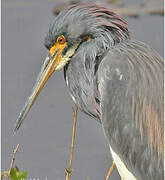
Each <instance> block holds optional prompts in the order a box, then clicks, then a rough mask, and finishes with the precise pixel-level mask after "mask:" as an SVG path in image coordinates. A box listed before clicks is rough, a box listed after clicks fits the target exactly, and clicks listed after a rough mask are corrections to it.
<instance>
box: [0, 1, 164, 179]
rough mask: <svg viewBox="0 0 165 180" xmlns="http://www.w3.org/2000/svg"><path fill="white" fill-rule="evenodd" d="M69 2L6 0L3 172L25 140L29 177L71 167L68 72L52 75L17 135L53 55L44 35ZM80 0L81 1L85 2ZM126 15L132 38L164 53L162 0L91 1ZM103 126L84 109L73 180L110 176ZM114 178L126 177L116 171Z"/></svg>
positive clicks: (23, 162) (21, 157) (21, 153)
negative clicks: (28, 102) (40, 74)
mask: <svg viewBox="0 0 165 180" xmlns="http://www.w3.org/2000/svg"><path fill="white" fill-rule="evenodd" d="M75 2H76V0H74V1H69V0H68V1H67V0H65V1H64V0H63V1H60V0H28V1H27V0H2V116H1V118H2V141H1V142H2V151H1V152H2V159H1V162H2V171H4V170H8V169H9V165H10V162H11V158H12V151H13V149H14V147H15V146H16V145H17V144H18V143H19V144H20V148H19V150H18V152H17V154H16V160H15V164H16V165H17V166H18V167H19V169H20V170H21V171H27V172H28V178H27V179H30V178H31V179H33V180H46V179H47V180H53V179H55V180H63V179H65V173H64V169H65V168H67V167H68V165H69V154H70V147H71V136H72V124H73V111H72V106H73V103H72V100H71V98H70V96H69V94H68V92H67V90H66V86H65V83H64V78H63V71H60V72H56V73H55V74H53V75H52V76H51V78H50V79H49V81H48V83H47V84H46V86H45V87H44V89H43V91H42V92H41V94H40V95H39V97H38V98H37V101H36V102H35V104H34V105H33V108H32V109H31V111H30V113H29V114H28V116H27V118H26V120H25V122H24V123H23V125H22V127H21V128H20V130H19V131H18V133H17V134H16V135H15V136H13V134H12V130H13V127H14V125H15V121H16V119H17V117H18V114H19V111H20V109H21V107H22V106H23V104H24V102H25V100H26V97H27V96H28V95H29V94H30V92H31V89H32V86H33V85H34V82H35V80H36V77H37V74H38V72H39V71H40V68H41V65H42V63H43V61H44V59H45V57H46V55H47V53H48V52H47V50H46V48H45V47H44V37H45V35H46V33H47V31H48V27H49V24H50V23H51V22H52V20H53V18H54V16H55V15H56V14H58V13H59V11H60V10H62V9H63V8H64V7H65V6H67V5H69V4H72V3H75ZM79 2H80V0H79ZM90 2H95V3H97V4H98V5H102V6H105V7H107V8H110V9H112V10H114V11H115V12H117V13H118V14H120V15H121V16H122V17H124V18H125V19H126V20H127V21H128V24H129V29H130V32H131V37H132V38H135V39H138V40H140V41H143V42H145V43H147V44H149V45H150V46H151V47H153V48H154V49H156V50H157V51H158V53H160V55H161V56H163V51H164V46H163V39H164V38H163V32H164V30H163V1H162V0H155V1H151V0H146V1H145V0H102V1H94V0H93V1H90ZM111 163H112V161H111V156H110V153H109V147H108V145H107V142H106V139H105V137H104V134H103V131H102V127H101V125H100V124H99V123H98V122H97V121H95V120H94V119H92V118H90V117H88V116H87V115H85V114H83V113H82V112H80V111H78V118H77V130H76V145H75V152H74V156H73V166H72V167H73V170H72V176H71V180H101V179H105V177H106V174H107V171H108V170H109V167H110V165H111ZM111 179H112V180H119V179H120V177H119V175H118V173H117V170H116V169H115V170H114V171H113V173H112V175H111Z"/></svg>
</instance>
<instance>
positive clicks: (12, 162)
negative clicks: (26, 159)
mask: <svg viewBox="0 0 165 180" xmlns="http://www.w3.org/2000/svg"><path fill="white" fill-rule="evenodd" d="M18 148H19V144H17V146H16V148H15V149H14V151H13V157H12V160H11V164H10V168H9V171H8V175H7V180H9V177H10V173H11V169H12V167H13V164H14V161H15V154H16V152H17V151H18Z"/></svg>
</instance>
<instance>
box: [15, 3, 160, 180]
mask: <svg viewBox="0 0 165 180" xmlns="http://www.w3.org/2000/svg"><path fill="white" fill-rule="evenodd" d="M61 35H63V36H64V37H65V38H66V42H67V43H66V46H65V48H64V49H62V51H61V54H60V55H59V51H58V50H59V49H60V47H61V46H58V48H57V50H54V49H53V50H54V51H53V50H52V47H53V48H55V47H54V45H56V44H58V41H57V39H58V37H61ZM63 36H62V37H63ZM75 44H76V46H74V45H75ZM77 44H78V45H77ZM45 46H46V47H47V48H48V49H49V50H50V52H51V53H52V51H53V54H54V55H53V57H50V58H49V57H48V61H49V62H48V65H47V64H46V65H44V66H43V70H41V73H40V75H41V77H40V76H39V79H38V81H37V85H36V87H35V89H34V92H32V95H31V96H30V102H29V100H28V103H27V106H26V107H25V108H24V109H23V110H22V112H21V113H20V117H21V118H18V121H17V125H16V130H17V129H18V128H19V126H20V124H21V123H22V122H23V120H24V117H25V116H26V114H27V112H28V111H29V110H30V107H31V106H32V104H33V102H34V100H35V98H36V96H37V95H38V93H39V92H40V89H41V88H42V87H43V85H44V83H45V81H46V80H45V79H46V78H47V76H50V75H51V73H52V72H53V71H51V66H50V64H51V63H53V62H54V59H55V60H56V59H57V60H58V61H63V59H62V58H63V57H65V58H64V62H65V66H64V78H65V81H66V85H67V88H68V90H69V93H70V95H71V97H72V99H73V101H74V102H75V103H76V104H77V105H78V107H79V109H81V110H82V111H83V112H85V113H87V114H88V115H90V116H93V117H95V118H96V119H98V120H99V122H100V123H101V124H102V127H103V131H104V133H105V136H106V138H107V141H108V143H109V145H110V149H111V153H112V156H113V158H114V157H115V156H116V155H117V158H118V160H119V162H117V161H116V162H115V163H119V164H116V165H117V168H118V170H119V173H120V175H121V178H122V179H124V180H133V179H134V180H135V179H136V180H157V179H159V180H163V166H164V165H163V150H164V149H163V147H164V146H163V144H164V136H163V135H164V129H163V127H164V123H163V98H164V97H163V65H164V64H163V59H162V57H160V56H159V55H158V53H156V52H155V51H154V50H153V49H152V48H150V47H149V46H148V45H146V44H144V43H142V42H139V41H137V40H131V39H130V35H129V31H128V26H127V22H126V21H125V20H123V19H122V18H120V17H119V16H117V15H116V14H115V13H113V12H111V11H109V10H108V9H106V8H103V7H99V6H96V5H91V4H80V5H73V6H70V7H68V8H67V9H65V10H63V11H62V12H61V13H60V14H59V15H58V16H57V17H56V18H55V20H54V22H53V23H52V25H51V26H50V29H49V32H48V34H47V36H46V38H45ZM62 47H63V46H62ZM68 52H70V53H69V55H68V54H67V53H68ZM66 54H67V56H66ZM54 57H55V58H54ZM59 59H60V60H59ZM46 62H47V61H46ZM55 64H56V61H55ZM55 64H54V65H55ZM56 67H57V66H56ZM61 67H62V66H61ZM49 68H50V71H51V72H50V71H49ZM46 73H47V74H48V75H47V74H46ZM49 73H50V74H49ZM42 82H43V83H42ZM24 112H26V113H24ZM22 117H23V118H22ZM17 127H18V128H17ZM114 161H115V160H114ZM121 162H122V163H124V168H125V170H126V171H125V172H127V174H126V173H125V172H124V173H125V174H122V173H121V171H122V170H121V169H120V167H119V166H120V164H121ZM122 167H123V166H122ZM130 177H131V179H130ZM132 177H133V179H132Z"/></svg>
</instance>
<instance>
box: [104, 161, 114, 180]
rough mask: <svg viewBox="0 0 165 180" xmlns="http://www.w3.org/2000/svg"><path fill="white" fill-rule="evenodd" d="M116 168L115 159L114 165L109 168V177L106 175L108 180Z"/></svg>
mask: <svg viewBox="0 0 165 180" xmlns="http://www.w3.org/2000/svg"><path fill="white" fill-rule="evenodd" d="M114 168H115V163H114V161H113V162H112V166H111V167H110V169H109V171H108V174H107V177H106V179H105V180H108V179H109V177H110V175H111V174H112V171H113V170H114Z"/></svg>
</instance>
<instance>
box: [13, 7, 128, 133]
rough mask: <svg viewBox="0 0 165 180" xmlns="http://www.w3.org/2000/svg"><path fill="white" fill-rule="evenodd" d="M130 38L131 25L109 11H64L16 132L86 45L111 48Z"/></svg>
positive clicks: (53, 26) (53, 29) (50, 35)
mask: <svg viewBox="0 0 165 180" xmlns="http://www.w3.org/2000/svg"><path fill="white" fill-rule="evenodd" d="M127 38H129V32H128V28H127V23H126V22H125V21H124V20H123V19H122V18H120V17H119V16H117V15H116V14H115V13H113V12H111V11H109V10H108V9H106V8H103V7H98V6H96V5H92V4H79V5H73V6H70V7H68V8H67V9H65V10H63V11H62V12H61V13H60V14H59V15H58V16H57V17H55V20H54V21H53V23H52V24H51V26H50V28H49V31H48V33H47V35H46V38H45V46H46V48H47V49H48V50H49V54H48V56H47V58H46V59H45V61H44V64H43V66H42V68H41V72H40V73H39V75H38V78H37V81H36V84H35V86H34V88H33V90H32V93H31V95H30V96H29V97H28V99H27V101H26V103H25V105H24V107H23V109H22V110H21V112H20V114H19V117H18V119H17V122H16V126H15V129H14V132H16V131H17V130H18V129H19V127H20V126H21V124H22V122H23V120H24V119H25V117H26V115H27V113H28V112H29V110H30V108H31V106H32V105H33V103H34V101H35V99H36V97H37V96H38V94H39V93H40V91H41V89H42V88H43V86H44V85H45V83H46V82H47V80H48V78H49V77H50V76H51V75H52V73H53V72H54V71H56V70H60V69H62V68H63V67H64V66H65V65H66V64H67V63H69V61H70V60H71V59H72V56H74V54H75V53H76V51H77V50H79V49H80V48H81V47H82V46H85V43H88V42H89V43H90V42H93V46H92V47H93V48H95V49H97V48H109V47H110V46H112V45H114V44H115V43H118V42H121V41H122V40H124V39H127Z"/></svg>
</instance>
